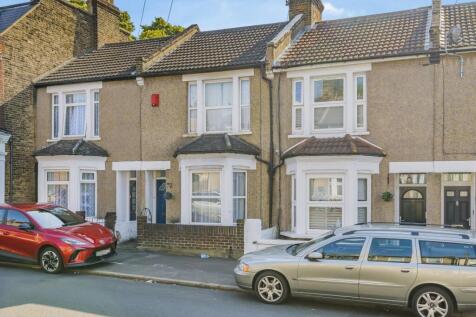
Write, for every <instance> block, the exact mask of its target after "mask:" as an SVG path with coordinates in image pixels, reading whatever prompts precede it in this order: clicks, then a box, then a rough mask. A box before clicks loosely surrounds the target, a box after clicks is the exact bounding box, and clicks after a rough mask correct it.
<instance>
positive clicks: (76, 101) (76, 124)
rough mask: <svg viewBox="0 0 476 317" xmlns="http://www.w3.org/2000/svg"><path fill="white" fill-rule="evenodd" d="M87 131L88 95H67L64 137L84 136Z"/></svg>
mask: <svg viewBox="0 0 476 317" xmlns="http://www.w3.org/2000/svg"><path fill="white" fill-rule="evenodd" d="M85 129H86V94H84V93H76V94H67V95H66V102H65V119H64V135H65V136H83V135H84V130H85Z"/></svg>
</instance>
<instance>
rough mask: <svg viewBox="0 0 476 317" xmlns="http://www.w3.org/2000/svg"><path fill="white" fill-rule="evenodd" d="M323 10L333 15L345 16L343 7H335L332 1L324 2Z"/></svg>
mask: <svg viewBox="0 0 476 317" xmlns="http://www.w3.org/2000/svg"><path fill="white" fill-rule="evenodd" d="M324 7H325V11H324V12H326V13H327V14H329V15H332V16H335V17H343V16H345V13H346V12H345V9H344V8H337V7H336V6H335V5H333V4H332V2H324Z"/></svg>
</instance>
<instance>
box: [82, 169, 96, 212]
mask: <svg viewBox="0 0 476 317" xmlns="http://www.w3.org/2000/svg"><path fill="white" fill-rule="evenodd" d="M79 208H80V209H81V211H84V212H86V216H87V217H96V172H81V181H80V207H79Z"/></svg>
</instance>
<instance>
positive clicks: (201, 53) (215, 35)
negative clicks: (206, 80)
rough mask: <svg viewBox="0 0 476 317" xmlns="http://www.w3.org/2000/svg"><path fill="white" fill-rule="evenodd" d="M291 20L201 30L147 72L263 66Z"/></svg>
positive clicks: (179, 71)
mask: <svg viewBox="0 0 476 317" xmlns="http://www.w3.org/2000/svg"><path fill="white" fill-rule="evenodd" d="M286 24H287V22H283V23H273V24H264V25H254V26H247V27H240V28H233V29H223V30H216V31H206V32H198V33H197V34H195V35H194V36H193V37H192V38H191V39H190V40H189V41H187V42H185V43H184V44H182V45H181V46H180V47H179V48H178V49H177V50H175V51H174V52H173V53H172V54H170V55H168V56H167V57H165V58H164V59H161V60H160V61H158V62H157V63H156V64H155V65H152V67H150V68H149V69H148V70H147V71H146V73H145V74H169V73H193V72H201V71H216V70H226V69H236V68H243V67H251V66H258V65H260V62H261V60H263V59H264V57H265V55H266V46H267V43H268V42H270V41H271V40H272V39H273V38H274V37H275V36H276V35H277V34H278V33H279V32H280V31H281V29H282V28H284V27H285V26H286Z"/></svg>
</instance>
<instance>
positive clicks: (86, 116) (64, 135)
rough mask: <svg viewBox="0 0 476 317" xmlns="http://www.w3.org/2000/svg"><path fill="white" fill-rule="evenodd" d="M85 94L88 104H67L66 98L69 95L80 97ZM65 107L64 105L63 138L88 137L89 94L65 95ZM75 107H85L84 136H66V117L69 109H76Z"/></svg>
mask: <svg viewBox="0 0 476 317" xmlns="http://www.w3.org/2000/svg"><path fill="white" fill-rule="evenodd" d="M79 94H84V96H85V99H86V102H84V103H69V104H68V103H66V96H68V95H73V96H74V95H79ZM63 99H64V105H63V138H79V137H86V135H87V134H88V131H87V121H88V92H87V91H70V92H65V93H64V95H63ZM74 107H84V125H83V134H66V116H67V113H68V111H67V109H68V108H74Z"/></svg>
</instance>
